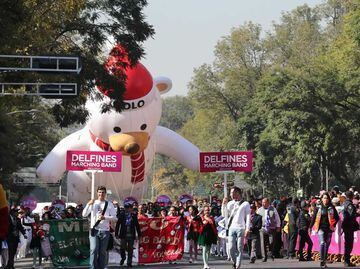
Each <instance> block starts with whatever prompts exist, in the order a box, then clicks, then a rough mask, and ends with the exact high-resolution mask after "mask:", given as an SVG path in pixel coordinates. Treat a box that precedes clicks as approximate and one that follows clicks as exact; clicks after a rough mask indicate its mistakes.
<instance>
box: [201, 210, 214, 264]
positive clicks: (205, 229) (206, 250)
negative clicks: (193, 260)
mask: <svg viewBox="0 0 360 269" xmlns="http://www.w3.org/2000/svg"><path fill="white" fill-rule="evenodd" d="M201 220H202V228H201V232H200V235H199V240H198V242H199V245H200V246H202V252H203V261H204V269H209V268H210V267H209V265H208V262H209V256H210V248H211V245H212V244H216V243H217V230H216V226H215V220H214V218H213V217H212V216H210V206H208V205H206V206H204V207H203V215H202V216H201Z"/></svg>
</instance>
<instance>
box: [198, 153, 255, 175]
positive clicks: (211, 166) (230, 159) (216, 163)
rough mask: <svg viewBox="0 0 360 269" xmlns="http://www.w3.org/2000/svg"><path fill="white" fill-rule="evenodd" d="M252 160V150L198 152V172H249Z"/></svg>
mask: <svg viewBox="0 0 360 269" xmlns="http://www.w3.org/2000/svg"><path fill="white" fill-rule="evenodd" d="M252 160H253V153H252V151H233V152H200V172H216V171H229V170H233V171H237V172H251V171H252V167H253V161H252Z"/></svg>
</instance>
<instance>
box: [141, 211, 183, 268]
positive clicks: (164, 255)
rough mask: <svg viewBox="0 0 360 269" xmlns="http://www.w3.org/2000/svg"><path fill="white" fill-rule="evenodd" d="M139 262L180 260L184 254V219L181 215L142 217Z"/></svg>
mask: <svg viewBox="0 0 360 269" xmlns="http://www.w3.org/2000/svg"><path fill="white" fill-rule="evenodd" d="M139 224H140V229H141V239H140V242H139V256H138V257H139V263H140V264H141V263H157V262H165V261H175V260H180V259H181V258H182V256H183V254H184V221H183V220H182V219H181V218H180V217H166V218H165V219H163V218H140V219H139Z"/></svg>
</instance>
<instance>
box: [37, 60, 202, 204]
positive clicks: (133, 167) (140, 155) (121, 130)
mask: <svg viewBox="0 0 360 269" xmlns="http://www.w3.org/2000/svg"><path fill="white" fill-rule="evenodd" d="M116 60H117V59H116V57H115V56H110V57H109V59H108V62H107V67H108V68H109V70H110V72H111V65H113V64H114V63H116ZM109 65H110V67H109ZM125 73H126V75H127V80H126V92H125V94H124V101H125V103H126V109H125V110H124V111H123V112H121V113H118V112H115V111H110V112H108V113H104V114H101V113H99V114H98V115H92V117H91V118H90V120H89V121H88V123H87V125H86V126H85V127H84V128H83V129H81V130H79V131H77V132H75V133H73V134H71V135H69V136H67V137H65V138H64V139H63V140H61V141H60V142H59V143H58V144H57V145H56V146H55V147H54V149H53V150H52V151H51V152H50V153H49V154H48V155H47V156H46V158H45V159H44V160H43V162H42V163H41V164H40V166H39V167H38V169H37V174H38V176H39V177H40V178H41V179H43V180H44V181H47V182H57V181H58V180H59V179H60V177H61V176H62V175H63V173H64V172H65V170H66V152H67V151H68V150H87V151H101V150H103V151H121V152H122V154H123V159H122V172H120V173H109V172H104V173H97V174H96V181H95V186H98V185H104V186H106V187H107V188H108V189H110V190H111V191H112V194H113V196H115V197H116V198H117V199H121V200H123V199H124V198H125V197H127V196H134V197H136V198H138V199H141V198H142V197H143V196H144V194H145V193H146V189H147V174H148V172H149V169H150V168H151V166H152V161H153V159H154V156H155V153H160V154H164V155H166V156H169V157H172V158H174V159H175V160H176V161H178V162H179V163H181V164H182V165H184V166H185V167H187V168H189V169H193V170H199V149H198V148H197V147H196V146H194V145H193V144H192V143H190V142H189V141H188V140H186V139H185V138H183V137H181V136H180V135H178V134H177V133H175V132H173V131H171V130H169V129H167V128H164V127H161V126H158V124H159V121H160V117H161V110H162V100H161V97H160V94H163V93H165V92H167V91H169V90H170V89H171V86H172V83H171V80H169V79H168V78H164V77H159V78H155V79H153V78H152V76H151V75H150V73H149V72H148V70H147V69H146V68H145V67H144V66H143V65H142V64H141V63H137V65H135V66H134V67H132V68H127V69H126V71H125ZM101 91H102V92H103V93H104V94H105V95H106V94H107V90H104V89H101ZM67 179H68V180H67V184H68V185H67V189H68V197H69V200H70V201H72V202H82V203H83V202H85V201H87V200H88V199H89V198H90V193H91V178H90V177H88V176H87V174H86V173H85V172H78V171H69V173H68V178H67Z"/></svg>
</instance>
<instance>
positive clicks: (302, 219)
mask: <svg viewBox="0 0 360 269" xmlns="http://www.w3.org/2000/svg"><path fill="white" fill-rule="evenodd" d="M309 206H310V205H309V204H308V203H307V202H306V201H302V202H301V211H300V215H299V220H298V229H299V236H300V244H299V261H306V260H307V261H311V250H312V247H313V242H312V240H311V238H310V236H309V229H310V224H311V217H310V214H309ZM305 243H306V244H307V245H308V248H307V257H306V259H305V258H304V253H303V249H304V246H305Z"/></svg>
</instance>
